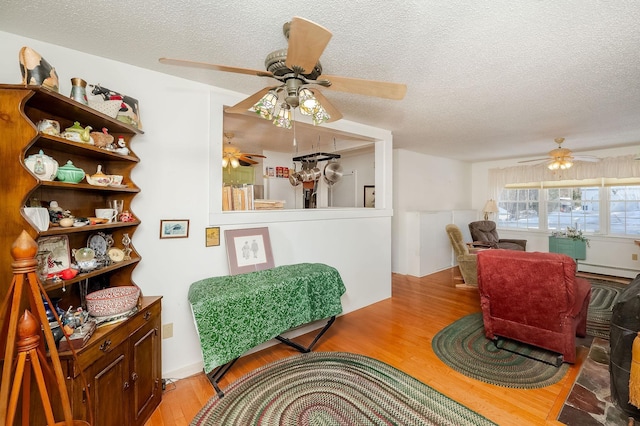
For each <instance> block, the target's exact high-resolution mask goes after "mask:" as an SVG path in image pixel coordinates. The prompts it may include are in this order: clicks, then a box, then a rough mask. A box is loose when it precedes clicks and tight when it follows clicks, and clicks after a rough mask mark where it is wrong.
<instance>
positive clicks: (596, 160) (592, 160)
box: [573, 155, 600, 163]
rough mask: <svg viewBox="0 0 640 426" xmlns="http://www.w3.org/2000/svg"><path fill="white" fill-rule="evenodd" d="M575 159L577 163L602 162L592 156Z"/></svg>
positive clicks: (576, 157) (575, 157)
mask: <svg viewBox="0 0 640 426" xmlns="http://www.w3.org/2000/svg"><path fill="white" fill-rule="evenodd" d="M573 159H574V160H576V161H586V162H590V163H597V162H598V161H600V159H599V158H598V157H593V156H591V155H574V156H573Z"/></svg>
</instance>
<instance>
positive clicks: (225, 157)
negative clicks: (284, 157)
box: [222, 132, 267, 169]
mask: <svg viewBox="0 0 640 426" xmlns="http://www.w3.org/2000/svg"><path fill="white" fill-rule="evenodd" d="M233 136H234V134H233V133H230V132H227V133H225V134H224V139H225V144H224V147H223V148H222V167H223V168H224V167H229V166H231V167H233V168H234V169H235V168H236V167H238V166H250V165H253V164H258V162H257V161H255V160H254V159H253V157H259V158H267V157H265V156H264V155H261V154H249V153H246V152H242V151H241V150H240V148H238V147H237V146H235V145H232V144H231V139H233Z"/></svg>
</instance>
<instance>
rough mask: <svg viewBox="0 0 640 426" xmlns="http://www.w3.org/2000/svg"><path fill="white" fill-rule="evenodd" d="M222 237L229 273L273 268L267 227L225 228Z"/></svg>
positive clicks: (235, 273)
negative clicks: (225, 246)
mask: <svg viewBox="0 0 640 426" xmlns="http://www.w3.org/2000/svg"><path fill="white" fill-rule="evenodd" d="M224 238H225V241H226V244H227V258H228V260H229V274H230V275H237V274H245V273H247V272H253V271H261V270H263V269H271V268H273V266H274V262H273V252H272V251H271V239H270V238H269V228H247V229H227V230H225V231H224Z"/></svg>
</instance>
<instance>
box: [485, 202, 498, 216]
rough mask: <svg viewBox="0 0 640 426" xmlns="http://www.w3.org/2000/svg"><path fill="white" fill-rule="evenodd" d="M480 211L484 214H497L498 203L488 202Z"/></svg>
mask: <svg viewBox="0 0 640 426" xmlns="http://www.w3.org/2000/svg"><path fill="white" fill-rule="evenodd" d="M482 211H483V212H484V213H498V203H496V201H495V200H488V201H487V202H486V204H485V205H484V208H483V209H482Z"/></svg>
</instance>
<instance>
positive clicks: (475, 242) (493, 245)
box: [469, 241, 498, 248]
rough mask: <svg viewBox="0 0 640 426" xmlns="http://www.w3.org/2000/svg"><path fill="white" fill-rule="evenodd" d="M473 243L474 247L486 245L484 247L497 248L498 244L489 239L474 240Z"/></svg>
mask: <svg viewBox="0 0 640 426" xmlns="http://www.w3.org/2000/svg"><path fill="white" fill-rule="evenodd" d="M469 244H471V246H472V247H484V248H496V247H497V246H498V245H497V244H496V243H492V242H489V241H474V242H472V243H469Z"/></svg>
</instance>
